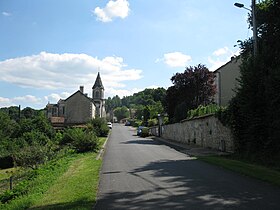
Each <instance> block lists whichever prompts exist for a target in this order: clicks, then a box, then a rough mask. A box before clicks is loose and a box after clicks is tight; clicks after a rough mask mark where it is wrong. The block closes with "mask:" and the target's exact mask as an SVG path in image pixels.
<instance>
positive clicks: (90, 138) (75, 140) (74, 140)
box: [61, 125, 107, 152]
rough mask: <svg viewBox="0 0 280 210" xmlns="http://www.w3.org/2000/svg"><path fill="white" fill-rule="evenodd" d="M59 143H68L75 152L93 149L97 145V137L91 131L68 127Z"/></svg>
mask: <svg viewBox="0 0 280 210" xmlns="http://www.w3.org/2000/svg"><path fill="white" fill-rule="evenodd" d="M106 126H107V125H106ZM61 144H64V145H70V146H71V147H72V148H73V149H74V150H75V151H76V152H87V151H94V150H95V149H97V146H98V138H97V136H96V135H95V133H94V132H92V131H84V130H83V129H81V128H70V129H67V130H66V131H65V133H64V136H63V138H62V141H61Z"/></svg>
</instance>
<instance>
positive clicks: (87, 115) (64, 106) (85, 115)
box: [46, 72, 106, 126]
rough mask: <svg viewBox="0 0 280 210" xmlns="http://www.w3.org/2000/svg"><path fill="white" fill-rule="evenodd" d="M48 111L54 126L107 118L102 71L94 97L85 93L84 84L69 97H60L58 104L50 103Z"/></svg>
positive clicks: (47, 107)
mask: <svg viewBox="0 0 280 210" xmlns="http://www.w3.org/2000/svg"><path fill="white" fill-rule="evenodd" d="M46 112H47V118H48V119H49V120H50V121H51V123H52V124H53V125H54V126H69V125H81V124H86V123H87V122H88V121H89V120H91V119H93V118H96V117H100V118H105V117H106V112H105V99H104V86H103V84H102V81H101V77H100V73H99V72H98V74H97V78H96V80H95V83H94V85H93V87H92V98H90V97H88V95H87V94H85V93H84V86H80V89H79V90H78V91H76V92H75V93H73V94H72V95H71V96H69V97H68V98H67V99H60V100H59V101H58V102H57V104H50V103H48V104H47V106H46Z"/></svg>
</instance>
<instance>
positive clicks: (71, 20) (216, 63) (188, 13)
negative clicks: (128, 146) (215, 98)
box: [0, 0, 252, 109]
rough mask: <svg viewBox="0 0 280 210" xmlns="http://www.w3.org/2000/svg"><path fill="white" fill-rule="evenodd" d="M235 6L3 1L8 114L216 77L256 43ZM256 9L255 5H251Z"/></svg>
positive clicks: (0, 39)
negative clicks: (192, 70) (195, 74)
mask: <svg viewBox="0 0 280 210" xmlns="http://www.w3.org/2000/svg"><path fill="white" fill-rule="evenodd" d="M235 2H236V1H234V0H226V1H225V0H212V1H209V0H91V1H89V0H79V1H77V0H59V1H57V0H40V1H38V0H25V1H22V0H0V107H7V106H18V105H21V107H23V108H24V107H32V108H34V109H42V108H44V107H45V106H46V104H47V103H56V102H57V101H58V100H59V99H60V98H61V99H66V98H67V97H69V96H70V95H71V94H73V93H74V92H76V91H77V90H79V87H80V86H84V89H85V92H86V93H88V95H89V96H91V95H92V89H91V88H92V86H93V84H94V82H95V79H96V76H97V73H98V72H100V75H101V79H102V82H103V86H104V88H105V98H108V97H113V96H115V95H118V96H120V97H123V96H129V95H132V94H133V93H136V92H139V91H142V90H144V89H145V88H157V87H164V88H168V87H170V86H171V85H172V83H171V81H170V78H171V77H172V76H173V75H174V74H175V73H177V72H180V73H182V72H184V70H185V68H186V67H188V66H196V65H198V64H204V65H206V67H208V68H209V70H210V71H214V70H216V69H217V68H219V67H220V66H222V65H223V64H225V63H226V62H228V61H229V60H230V58H231V57H232V56H234V55H237V54H238V52H239V49H238V47H235V45H236V44H237V40H245V39H248V38H250V37H251V36H252V32H251V30H250V29H249V28H248V23H247V17H248V11H246V10H244V9H240V8H237V7H235V6H234V5H233V4H234V3H235ZM240 3H243V4H244V5H245V6H247V7H250V0H243V1H242V2H240Z"/></svg>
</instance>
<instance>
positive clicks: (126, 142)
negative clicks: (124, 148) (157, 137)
mask: <svg viewBox="0 0 280 210" xmlns="http://www.w3.org/2000/svg"><path fill="white" fill-rule="evenodd" d="M121 144H151V145H162V143H160V142H159V141H153V140H151V139H143V138H140V137H139V139H135V140H134V139H133V140H129V141H124V142H121Z"/></svg>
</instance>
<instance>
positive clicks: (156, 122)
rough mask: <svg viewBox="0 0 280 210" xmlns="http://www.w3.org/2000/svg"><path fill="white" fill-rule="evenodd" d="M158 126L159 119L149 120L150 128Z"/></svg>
mask: <svg viewBox="0 0 280 210" xmlns="http://www.w3.org/2000/svg"><path fill="white" fill-rule="evenodd" d="M157 124H158V120H157V119H149V120H148V127H153V126H155V125H157Z"/></svg>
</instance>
